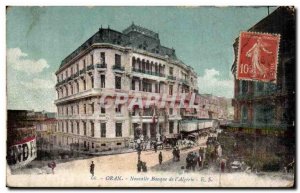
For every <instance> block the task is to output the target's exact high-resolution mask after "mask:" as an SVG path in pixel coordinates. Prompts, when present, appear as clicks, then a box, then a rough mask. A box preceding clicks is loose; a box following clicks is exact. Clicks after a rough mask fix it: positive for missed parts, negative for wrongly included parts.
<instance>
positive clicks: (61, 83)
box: [56, 79, 67, 87]
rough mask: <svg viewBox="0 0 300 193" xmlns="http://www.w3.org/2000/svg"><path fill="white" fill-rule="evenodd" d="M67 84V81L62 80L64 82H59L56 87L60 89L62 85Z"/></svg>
mask: <svg viewBox="0 0 300 193" xmlns="http://www.w3.org/2000/svg"><path fill="white" fill-rule="evenodd" d="M66 82H67V79H65V80H62V81H60V82H58V83H57V84H56V87H58V86H60V85H63V84H65V83H66Z"/></svg>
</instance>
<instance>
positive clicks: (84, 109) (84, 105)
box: [83, 104, 86, 114]
mask: <svg viewBox="0 0 300 193" xmlns="http://www.w3.org/2000/svg"><path fill="white" fill-rule="evenodd" d="M83 112H84V114H86V104H83Z"/></svg>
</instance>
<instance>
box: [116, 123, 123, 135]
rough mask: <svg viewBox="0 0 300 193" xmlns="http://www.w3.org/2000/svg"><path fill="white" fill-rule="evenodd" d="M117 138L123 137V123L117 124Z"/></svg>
mask: <svg viewBox="0 0 300 193" xmlns="http://www.w3.org/2000/svg"><path fill="white" fill-rule="evenodd" d="M116 137H122V123H116Z"/></svg>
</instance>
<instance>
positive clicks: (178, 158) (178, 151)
mask: <svg viewBox="0 0 300 193" xmlns="http://www.w3.org/2000/svg"><path fill="white" fill-rule="evenodd" d="M177 161H180V149H179V148H178V147H177Z"/></svg>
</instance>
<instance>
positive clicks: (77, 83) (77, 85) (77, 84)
mask: <svg viewBox="0 0 300 193" xmlns="http://www.w3.org/2000/svg"><path fill="white" fill-rule="evenodd" d="M76 90H77V92H79V82H76Z"/></svg>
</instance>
